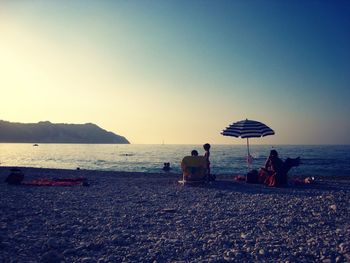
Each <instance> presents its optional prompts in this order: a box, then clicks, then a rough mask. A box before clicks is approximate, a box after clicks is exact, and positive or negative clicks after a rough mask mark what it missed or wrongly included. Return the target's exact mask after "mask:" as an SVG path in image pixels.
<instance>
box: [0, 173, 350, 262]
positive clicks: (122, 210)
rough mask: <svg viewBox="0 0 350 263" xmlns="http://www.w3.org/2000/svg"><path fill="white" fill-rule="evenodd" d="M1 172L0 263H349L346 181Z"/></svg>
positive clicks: (348, 186)
mask: <svg viewBox="0 0 350 263" xmlns="http://www.w3.org/2000/svg"><path fill="white" fill-rule="evenodd" d="M21 169H22V171H23V172H24V173H25V181H30V180H32V179H37V178H74V177H86V178H87V179H88V182H89V183H90V186H70V187H69V186H66V187H62V186H60V187H59V186H12V185H7V184H6V183H4V180H5V178H6V177H7V175H8V174H9V173H10V172H9V168H8V167H0V195H1V196H0V251H1V253H0V262H85V263H87V262H252V261H258V262H350V213H349V212H350V202H349V200H350V180H344V178H341V177H333V178H332V179H330V178H328V179H327V178H318V177H317V176H316V184H314V185H304V186H291V187H287V188H268V187H266V186H263V185H252V184H246V183H244V182H236V181H234V180H233V179H232V178H230V177H224V176H221V177H219V178H218V180H217V181H216V182H213V183H211V184H207V185H204V186H197V187H189V186H185V187H184V186H181V185H179V184H178V183H177V180H178V179H180V177H181V175H179V174H171V173H169V174H165V173H164V174H143V173H125V172H103V171H86V170H79V171H78V170H56V169H40V168H38V169H35V168H21Z"/></svg>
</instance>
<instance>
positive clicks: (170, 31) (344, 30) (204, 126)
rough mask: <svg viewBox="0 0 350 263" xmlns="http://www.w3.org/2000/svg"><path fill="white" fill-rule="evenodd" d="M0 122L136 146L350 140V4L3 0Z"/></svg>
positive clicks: (0, 13)
mask: <svg viewBox="0 0 350 263" xmlns="http://www.w3.org/2000/svg"><path fill="white" fill-rule="evenodd" d="M0 92H1V93H0V94H1V97H0V120H7V121H12V122H22V123H35V122H39V121H51V122H53V123H79V124H80V123H88V122H92V123H95V124H97V125H99V126H100V127H102V128H104V129H106V130H108V131H112V132H114V133H117V134H119V135H122V136H125V137H126V138H127V139H128V140H129V141H130V142H131V143H134V144H160V143H165V144H203V143H206V142H209V143H211V144H244V143H245V141H244V140H243V139H240V138H233V137H227V136H222V135H221V134H220V132H221V131H222V130H223V129H224V128H225V127H227V126H228V125H230V124H232V123H233V122H236V121H240V120H244V119H246V118H247V119H251V120H256V121H260V122H263V123H265V124H266V125H268V126H269V127H271V128H272V129H273V130H274V131H275V135H273V136H267V137H264V138H254V139H251V140H250V143H251V144H269V145H275V144H276V145H277V144H350V136H349V135H350V117H349V115H350V2H349V1H330V0H329V1H328V0H324V1H321V0H319V1H312V0H310V1H301V0H295V1H277V0H274V1H269V0H266V1H254V0H252V1H243V0H234V1H231V0H230V1H229V0H227V1H226V0H218V1H216V0H215V1H214V0H212V1H208V0H201V1H200V0H197V1H192V0H183V1H181V0H178V1H175V0H172V1H170V0H159V1H156V0H144V1H136V0H135V1H134V0H130V1H126V0H117V1H108V0H105V1H104V0H99V1H89V0H84V1H79V0H70V1H59V0H57V1H53V0H52V1H50V0H8V1H7V0H0Z"/></svg>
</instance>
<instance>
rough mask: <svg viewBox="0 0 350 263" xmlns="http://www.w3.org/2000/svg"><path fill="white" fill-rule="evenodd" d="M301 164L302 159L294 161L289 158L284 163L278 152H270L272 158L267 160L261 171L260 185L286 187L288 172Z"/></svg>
mask: <svg viewBox="0 0 350 263" xmlns="http://www.w3.org/2000/svg"><path fill="white" fill-rule="evenodd" d="M299 163H300V157H298V158H295V159H292V158H287V159H286V161H285V162H283V161H282V160H281V159H280V158H279V157H278V152H277V151H276V150H271V151H270V156H269V157H268V158H267V160H266V163H265V166H264V167H262V168H260V170H259V177H258V179H259V183H263V184H266V185H267V186H286V185H287V183H288V175H287V174H288V172H289V170H290V169H291V168H292V167H294V166H298V165H299Z"/></svg>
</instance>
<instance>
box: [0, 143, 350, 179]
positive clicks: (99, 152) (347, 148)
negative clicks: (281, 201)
mask: <svg viewBox="0 0 350 263" xmlns="http://www.w3.org/2000/svg"><path fill="white" fill-rule="evenodd" d="M273 148H274V149H276V150H277V151H278V152H279V155H280V157H281V158H282V159H286V158H287V157H291V158H295V157H298V156H300V158H301V165H300V166H299V167H294V168H292V170H291V171H290V172H289V175H305V176H307V175H324V176H334V175H342V176H350V145H344V146H339V145H334V146H332V145H331V146H328V145H327V146H325V145H319V146H309V145H277V146H276V145H275V146H274V147H273ZM192 149H196V150H198V152H199V153H200V154H203V153H204V151H203V148H202V146H201V145H137V144H129V145H117V144H40V145H39V146H33V144H25V143H23V144H12V143H11V144H10V143H2V144H1V143H0V166H26V167H43V168H66V169H76V168H77V167H80V168H81V169H97V170H112V171H132V172H163V171H162V167H163V163H164V162H170V165H171V168H172V170H171V172H174V173H180V172H181V171H180V162H181V159H182V158H183V157H184V156H186V155H189V154H190V152H191V150H192ZM271 149H272V147H271V146H269V145H251V146H250V151H251V154H252V156H253V157H254V160H253V165H252V167H253V168H255V169H258V168H259V167H260V166H262V165H263V164H264V163H265V160H266V157H267V156H268V154H269V151H270V150H271ZM246 154H247V148H246V145H212V148H211V156H210V160H211V169H212V173H213V174H228V175H237V174H245V173H246V172H247V164H246Z"/></svg>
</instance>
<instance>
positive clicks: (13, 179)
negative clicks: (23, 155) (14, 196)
mask: <svg viewBox="0 0 350 263" xmlns="http://www.w3.org/2000/svg"><path fill="white" fill-rule="evenodd" d="M23 179H24V174H23V173H22V171H21V170H20V169H17V168H14V169H11V173H10V174H9V175H8V176H7V178H6V179H5V182H6V183H8V184H14V185H18V184H21V183H22V181H23Z"/></svg>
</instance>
